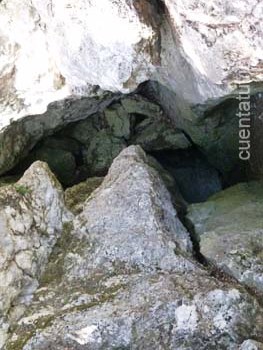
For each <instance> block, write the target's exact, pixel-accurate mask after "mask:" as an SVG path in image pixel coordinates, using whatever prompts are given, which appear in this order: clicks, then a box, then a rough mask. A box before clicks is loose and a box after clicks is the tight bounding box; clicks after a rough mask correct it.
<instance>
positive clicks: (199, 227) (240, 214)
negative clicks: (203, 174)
mask: <svg viewBox="0 0 263 350" xmlns="http://www.w3.org/2000/svg"><path fill="white" fill-rule="evenodd" d="M262 203H263V183H262V182H251V183H240V184H238V185H236V186H233V187H231V188H229V189H227V190H225V191H223V192H220V193H218V194H216V195H214V196H212V197H211V198H209V200H208V201H207V202H205V203H201V204H193V205H191V206H190V207H189V208H188V215H187V218H188V220H189V221H190V222H191V223H192V225H193V227H194V230H195V233H196V235H197V236H198V238H199V240H200V251H201V253H202V254H203V255H204V256H205V257H206V258H207V259H208V260H209V261H210V262H212V263H213V264H215V265H216V266H218V267H219V268H221V269H222V270H224V271H226V272H227V273H228V274H230V275H232V276H233V277H235V278H236V279H237V280H238V281H239V282H241V283H244V284H245V285H246V286H247V287H249V288H252V289H254V290H256V291H257V292H260V293H262V292H263V233H262V227H263V209H262Z"/></svg>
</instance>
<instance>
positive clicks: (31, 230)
mask: <svg viewBox="0 0 263 350" xmlns="http://www.w3.org/2000/svg"><path fill="white" fill-rule="evenodd" d="M69 218H70V214H69V212H68V211H67V209H66V208H65V206H64V200H63V191H62V188H61V187H60V185H59V183H58V182H57V180H56V178H55V177H54V175H53V174H52V173H51V172H50V170H49V168H48V166H47V165H46V164H45V163H41V162H36V163H34V164H33V165H32V166H31V168H30V169H29V170H28V171H27V172H26V173H25V175H24V176H23V177H22V178H21V179H20V180H19V181H18V182H17V183H15V184H13V185H7V186H3V187H1V189H0V237H1V239H0V240H1V248H0V323H1V332H0V347H1V346H2V344H3V340H4V338H5V333H6V331H7V328H8V321H10V319H11V320H12V319H14V321H15V319H16V314H18V315H19V313H20V312H21V310H23V306H22V305H23V304H25V303H27V302H29V301H30V299H31V298H32V294H33V292H34V291H35V290H36V288H37V287H38V279H39V277H40V275H41V273H42V272H43V270H44V267H45V264H46V263H47V261H48V257H49V255H50V253H51V251H52V247H53V246H54V245H55V243H56V241H57V239H58V237H59V236H60V235H61V233H62V231H63V223H64V222H66V221H67V220H68V219H69Z"/></svg>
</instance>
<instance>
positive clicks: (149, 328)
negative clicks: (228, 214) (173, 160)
mask: <svg viewBox="0 0 263 350" xmlns="http://www.w3.org/2000/svg"><path fill="white" fill-rule="evenodd" d="M190 246H191V244H190V241H189V237H188V233H187V232H186V230H185V229H184V228H183V226H182V225H181V224H180V222H179V220H178V218H177V217H176V212H175V211H174V209H173V208H172V204H171V200H170V196H169V193H168V192H167V190H166V188H165V186H164V184H163V182H162V181H161V179H160V178H159V176H158V173H157V172H156V171H155V170H154V169H153V168H152V167H151V166H149V165H148V160H147V158H146V156H145V154H144V152H143V151H142V150H141V149H140V148H139V147H138V146H137V147H135V146H131V147H129V148H127V149H125V150H124V151H123V152H122V153H121V154H120V155H119V156H118V157H117V158H116V159H115V160H114V162H113V164H112V166H111V168H110V170H109V173H108V175H107V176H106V178H105V180H104V182H103V183H102V185H101V186H100V187H99V188H98V189H97V190H96V191H95V192H93V194H92V195H91V196H90V197H89V198H88V199H87V200H86V202H85V204H84V210H83V211H82V213H81V214H79V215H78V216H77V217H76V218H75V220H74V225H73V227H72V228H71V229H70V227H68V230H67V231H66V232H64V235H63V236H62V237H61V239H60V240H59V241H58V242H57V245H56V247H55V248H54V250H53V253H52V256H51V258H50V261H49V264H48V266H47V269H46V271H45V273H44V275H43V278H42V283H41V286H40V289H38V291H37V292H36V293H35V297H34V299H33V301H32V303H31V306H30V307H29V308H28V309H27V311H26V313H25V315H24V316H23V317H22V318H21V319H20V321H19V322H18V324H17V326H16V327H14V329H13V332H12V333H11V334H10V338H9V340H8V342H7V344H6V349H7V350H14V349H15V350H22V349H23V350H44V349H47V348H51V349H52V348H56V349H58V350H62V349H63V350H64V349H65V348H69V349H74V350H77V349H82V348H83V349H84V348H91V349H94V350H95V349H97V350H98V349H100V350H103V349H116V348H119V349H120V348H122V349H130V348H134V349H142V348H143V349H146V350H148V349H149V350H152V349H170V350H173V349H182V350H190V349H196V348H198V349H201V350H204V349H221V350H226V349H227V350H236V349H237V348H239V346H240V345H241V344H242V343H244V341H245V340H247V339H250V338H255V339H262V337H263V331H262V327H261V324H262V322H263V312H262V310H261V308H260V306H259V304H258V302H257V301H256V300H255V299H254V297H252V296H249V295H248V294H247V293H246V292H245V291H244V290H242V288H241V287H240V286H235V285H232V284H230V283H227V282H220V281H218V280H216V279H215V278H212V277H211V276H209V275H208V274H207V272H206V271H205V270H202V269H201V268H200V267H199V266H198V265H197V264H195V263H194V261H193V260H192V258H191V249H190Z"/></svg>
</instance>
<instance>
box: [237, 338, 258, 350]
mask: <svg viewBox="0 0 263 350" xmlns="http://www.w3.org/2000/svg"><path fill="white" fill-rule="evenodd" d="M262 349H263V343H259V342H257V341H255V340H250V339H248V340H246V341H244V343H243V344H242V345H241V346H240V350H262Z"/></svg>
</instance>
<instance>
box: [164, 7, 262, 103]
mask: <svg viewBox="0 0 263 350" xmlns="http://www.w3.org/2000/svg"><path fill="white" fill-rule="evenodd" d="M164 3H165V5H166V11H167V12H166V16H167V17H168V20H167V22H168V24H166V25H165V24H163V28H162V29H163V33H162V65H163V66H164V67H166V69H167V72H165V71H164V72H163V71H162V70H161V74H162V73H164V80H165V81H166V86H168V84H170V86H171V88H170V89H171V90H174V91H177V92H178V93H179V94H180V95H181V96H183V99H184V100H186V101H189V102H190V104H191V105H196V104H197V103H199V104H203V103H206V102H208V100H213V99H217V100H219V99H220V98H222V97H226V96H227V95H230V94H231V93H232V92H233V91H234V90H235V88H236V84H238V83H240V84H245V83H250V82H251V81H257V82H262V78H263V75H262V74H263V70H262V64H261V61H262V57H263V52H262V47H263V39H262V30H263V28H262V23H261V21H260V18H261V17H262V11H263V5H262V3H261V2H260V1H257V0H254V1H253V0H252V1H247V0H240V1H239V2H238V3H236V2H235V3H234V2H232V3H231V4H230V3H229V2H228V1H227V0H223V1H221V2H217V1H214V0H212V1H209V2H205V1H199V2H195V1H193V0H186V1H184V0H179V1H178V0H164ZM167 73H168V74H167ZM165 74H167V75H165ZM167 81H168V84H167Z"/></svg>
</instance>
